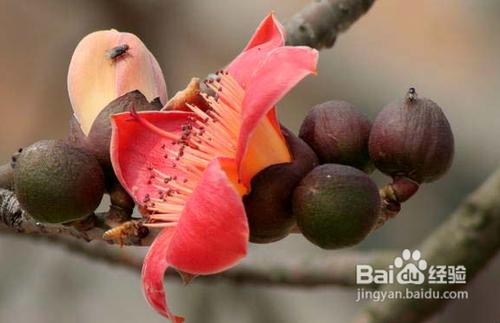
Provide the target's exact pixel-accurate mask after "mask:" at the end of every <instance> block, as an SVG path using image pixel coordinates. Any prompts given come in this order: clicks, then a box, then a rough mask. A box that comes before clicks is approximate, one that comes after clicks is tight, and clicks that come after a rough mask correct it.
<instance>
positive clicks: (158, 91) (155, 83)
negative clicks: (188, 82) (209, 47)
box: [68, 29, 167, 135]
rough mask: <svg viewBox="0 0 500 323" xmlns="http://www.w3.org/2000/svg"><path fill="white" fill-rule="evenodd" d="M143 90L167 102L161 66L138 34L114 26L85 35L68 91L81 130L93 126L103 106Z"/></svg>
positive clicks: (70, 73)
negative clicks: (125, 31)
mask: <svg viewBox="0 0 500 323" xmlns="http://www.w3.org/2000/svg"><path fill="white" fill-rule="evenodd" d="M133 90H139V91H141V92H142V93H143V94H144V95H145V96H146V98H147V99H148V100H149V101H151V100H153V99H155V98H157V97H159V98H160V101H161V102H162V103H163V104H165V103H166V100H167V88H166V85H165V80H164V78H163V74H162V71H161V68H160V66H159V64H158V62H157V61H156V59H155V58H154V57H153V55H152V54H151V52H150V51H149V50H148V49H147V48H146V46H145V45H144V43H143V42H142V41H141V40H140V39H139V38H138V37H137V36H135V35H133V34H130V33H122V32H119V31H116V30H114V29H112V30H103V31H96V32H94V33H91V34H89V35H87V36H85V37H84V38H83V39H82V40H81V41H80V43H79V44H78V46H77V47H76V49H75V52H74V53H73V57H72V58H71V63H70V65H69V71H68V92H69V98H70V100H71V105H72V106H73V112H74V114H75V117H76V118H77V119H78V121H79V123H80V126H81V128H82V131H83V133H84V134H85V135H88V134H89V131H90V128H91V127H92V124H93V122H94V120H95V119H96V117H97V116H98V115H99V113H100V112H101V110H102V109H103V108H104V107H105V106H106V105H107V104H108V103H110V102H111V101H113V100H114V99H116V98H117V97H120V96H121V95H123V94H125V93H127V92H130V91H133Z"/></svg>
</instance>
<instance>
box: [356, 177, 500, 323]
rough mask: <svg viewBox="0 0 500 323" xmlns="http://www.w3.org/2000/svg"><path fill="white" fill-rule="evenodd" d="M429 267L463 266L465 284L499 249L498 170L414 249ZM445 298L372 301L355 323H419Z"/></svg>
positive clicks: (437, 286) (453, 287)
mask: <svg viewBox="0 0 500 323" xmlns="http://www.w3.org/2000/svg"><path fill="white" fill-rule="evenodd" d="M417 249H419V250H420V251H421V252H422V255H423V257H424V258H425V259H426V260H427V261H428V263H430V264H439V265H452V266H456V265H464V266H465V267H466V268H467V282H470V281H471V279H472V277H473V276H475V275H476V274H477V273H478V272H479V271H480V269H481V268H483V267H484V266H485V265H486V264H487V263H488V261H489V260H490V259H491V258H493V256H495V254H496V253H497V252H498V250H499V249H500V169H498V170H497V171H496V172H495V173H494V174H493V175H491V176H490V178H489V179H488V180H487V181H486V182H485V183H484V184H482V185H481V186H480V187H479V188H478V189H477V190H476V191H475V192H473V193H472V194H471V195H470V196H469V197H468V198H467V199H466V200H465V201H464V202H463V203H462V204H461V205H460V207H459V208H458V209H457V210H456V211H455V212H454V213H453V214H452V215H451V216H450V217H449V218H448V219H447V220H446V221H445V222H444V223H443V224H442V225H441V226H440V227H439V228H438V229H436V230H435V231H434V232H433V233H432V234H431V235H430V236H429V237H428V238H426V239H425V240H424V241H423V242H422V243H421V244H420V246H419V247H418V248H417ZM407 287H408V288H410V289H412V290H420V289H421V288H428V287H432V289H433V290H435V291H437V290H439V291H446V290H457V289H459V288H463V287H465V286H464V285H449V284H433V285H431V286H429V285H411V286H409V285H405V286H396V287H392V286H391V285H386V286H385V287H384V288H382V290H404V289H405V288H407ZM447 301H448V300H446V299H389V300H386V301H385V302H383V303H380V302H372V303H370V304H369V305H368V306H367V307H366V309H365V310H364V311H363V312H362V313H361V314H360V315H359V317H358V320H357V322H364V323H369V322H370V323H378V322H381V323H382V322H384V323H391V322H406V323H412V322H421V321H422V320H424V319H425V318H428V317H429V316H431V315H432V314H434V313H436V312H437V311H439V310H440V309H441V308H442V307H443V306H444V305H445V304H446V302H447Z"/></svg>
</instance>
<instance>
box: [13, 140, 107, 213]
mask: <svg viewBox="0 0 500 323" xmlns="http://www.w3.org/2000/svg"><path fill="white" fill-rule="evenodd" d="M14 183H15V184H14V186H15V192H16V196H17V198H18V200H19V203H20V204H21V207H22V208H23V209H24V210H25V211H27V212H28V213H29V214H30V215H31V216H32V217H33V218H35V219H36V220H38V221H40V222H47V223H65V222H70V221H74V220H77V219H80V218H83V217H85V216H87V215H89V214H91V213H92V212H93V211H94V210H95V209H96V208H97V206H98V205H99V203H100V201H101V198H102V196H103V194H104V174H103V171H102V168H101V166H100V165H99V163H98V162H97V160H96V159H95V158H94V157H93V156H92V155H90V154H88V153H87V152H85V151H84V150H82V149H79V148H76V147H73V146H71V145H69V144H67V143H65V142H63V141H59V140H43V141H39V142H37V143H35V144H33V145H31V146H29V147H27V148H25V149H23V150H22V152H21V153H20V154H19V156H18V157H17V160H16V163H15V167H14Z"/></svg>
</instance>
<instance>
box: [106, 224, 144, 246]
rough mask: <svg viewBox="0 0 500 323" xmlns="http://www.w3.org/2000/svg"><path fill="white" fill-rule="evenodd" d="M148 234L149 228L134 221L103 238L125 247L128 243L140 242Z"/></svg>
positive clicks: (107, 232) (113, 229)
mask: <svg viewBox="0 0 500 323" xmlns="http://www.w3.org/2000/svg"><path fill="white" fill-rule="evenodd" d="M148 233H149V230H148V228H147V227H145V226H143V225H142V223H141V222H140V221H134V220H132V221H127V222H124V223H122V224H120V225H118V226H117V227H114V228H112V229H110V230H108V231H106V232H104V235H103V238H104V240H108V241H112V242H114V243H118V244H119V245H120V246H123V245H125V244H126V242H132V243H138V242H140V240H141V239H143V238H144V237H146V236H147V235H148Z"/></svg>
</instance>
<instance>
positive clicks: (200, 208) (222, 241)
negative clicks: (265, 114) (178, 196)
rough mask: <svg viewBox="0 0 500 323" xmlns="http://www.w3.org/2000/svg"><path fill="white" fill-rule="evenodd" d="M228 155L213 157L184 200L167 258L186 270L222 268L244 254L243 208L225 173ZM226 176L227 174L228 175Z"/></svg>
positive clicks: (245, 227) (231, 165)
mask: <svg viewBox="0 0 500 323" xmlns="http://www.w3.org/2000/svg"><path fill="white" fill-rule="evenodd" d="M235 168H236V167H235V165H234V161H233V160H231V159H214V160H213V161H212V162H211V163H210V164H209V165H208V167H207V169H206V170H205V172H204V174H203V175H202V178H201V180H200V182H199V184H198V185H197V187H196V188H195V190H194V191H193V193H192V194H191V196H190V197H189V199H188V201H187V202H186V206H185V207H184V210H183V212H182V215H181V217H180V220H179V222H178V224H177V226H176V231H175V234H174V236H173V237H172V240H171V242H170V247H169V248H168V252H167V260H168V262H169V263H170V264H171V265H172V266H174V267H175V268H177V269H179V270H182V271H184V272H187V273H190V274H213V273H217V272H220V271H223V270H225V269H227V268H229V267H231V266H233V265H234V264H236V262H238V261H239V260H240V259H241V258H242V257H244V256H245V255H246V252H247V245H248V223H247V219H246V215H245V208H244V206H243V202H242V200H241V196H240V194H239V193H238V190H237V188H236V187H235V186H234V185H233V183H232V182H231V180H230V179H229V177H228V173H231V172H234V171H235ZM229 176H230V175H229Z"/></svg>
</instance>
